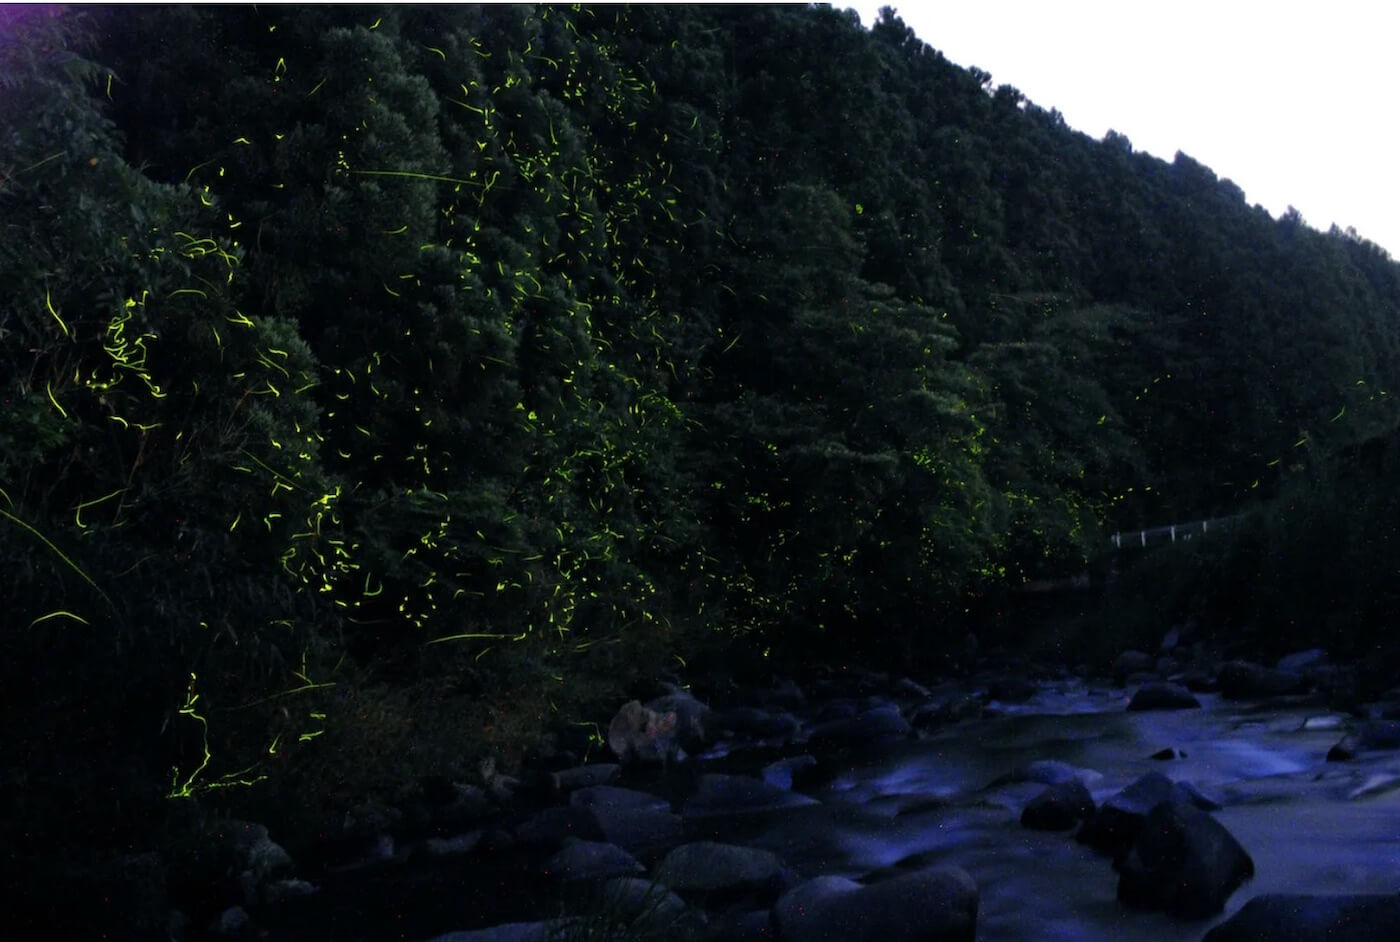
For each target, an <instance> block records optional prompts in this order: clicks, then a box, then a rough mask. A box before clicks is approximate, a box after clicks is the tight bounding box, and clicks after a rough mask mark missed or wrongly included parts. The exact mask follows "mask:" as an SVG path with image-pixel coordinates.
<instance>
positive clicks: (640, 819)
mask: <svg viewBox="0 0 1400 942" xmlns="http://www.w3.org/2000/svg"><path fill="white" fill-rule="evenodd" d="M591 810H592V812H593V816H594V817H595V818H597V819H598V826H599V827H601V828H602V829H603V837H604V838H606V839H607V840H608V841H609V842H610V843H613V844H616V845H617V846H619V847H622V848H625V849H626V850H628V851H630V852H632V853H642V852H645V851H651V850H653V849H655V848H658V847H667V846H670V845H673V844H675V843H676V842H677V841H679V840H681V838H682V835H683V833H684V825H683V823H682V822H681V816H680V815H678V814H675V813H673V812H671V811H669V810H665V811H661V810H657V809H654V808H608V807H598V808H593V809H591Z"/></svg>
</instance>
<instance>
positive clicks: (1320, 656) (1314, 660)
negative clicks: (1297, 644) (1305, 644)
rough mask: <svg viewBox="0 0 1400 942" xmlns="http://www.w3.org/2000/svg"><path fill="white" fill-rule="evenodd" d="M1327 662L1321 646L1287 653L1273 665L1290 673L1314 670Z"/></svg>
mask: <svg viewBox="0 0 1400 942" xmlns="http://www.w3.org/2000/svg"><path fill="white" fill-rule="evenodd" d="M1325 663H1327V652H1326V651H1324V650H1322V648H1309V649H1308V650H1306V651H1298V652H1296V653H1294V654H1288V655H1285V656H1284V657H1281V658H1279V659H1278V663H1277V664H1276V665H1274V666H1275V667H1277V668H1278V669H1279V670H1281V671H1285V672H1287V673H1290V674H1303V673H1306V672H1308V671H1311V670H1315V669H1317V668H1319V667H1321V666H1322V665H1323V664H1325Z"/></svg>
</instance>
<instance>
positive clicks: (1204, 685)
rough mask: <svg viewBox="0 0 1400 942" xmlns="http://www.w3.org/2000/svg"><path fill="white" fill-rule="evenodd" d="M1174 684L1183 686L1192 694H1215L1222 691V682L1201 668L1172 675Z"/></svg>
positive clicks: (1189, 669)
mask: <svg viewBox="0 0 1400 942" xmlns="http://www.w3.org/2000/svg"><path fill="white" fill-rule="evenodd" d="M1171 679H1172V682H1173V683H1178V684H1181V686H1183V687H1185V688H1186V689H1187V690H1190V691H1191V692H1192V693H1214V692H1215V691H1217V690H1219V689H1220V680H1219V679H1218V678H1217V677H1215V676H1214V675H1212V674H1210V673H1209V672H1207V671H1204V670H1201V669H1199V668H1195V667H1193V668H1188V669H1187V670H1184V671H1181V672H1180V673H1178V674H1174V675H1172V678H1171Z"/></svg>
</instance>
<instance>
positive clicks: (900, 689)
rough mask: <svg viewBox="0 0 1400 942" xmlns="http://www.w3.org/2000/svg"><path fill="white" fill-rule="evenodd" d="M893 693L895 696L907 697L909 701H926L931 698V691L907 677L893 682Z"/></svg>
mask: <svg viewBox="0 0 1400 942" xmlns="http://www.w3.org/2000/svg"><path fill="white" fill-rule="evenodd" d="M893 690H894V693H895V695H896V696H900V697H908V698H910V699H911V700H927V699H928V698H929V697H931V696H933V691H931V690H929V689H928V688H927V687H925V686H924V685H923V684H921V683H919V682H918V681H916V680H912V679H910V678H908V677H901V678H899V680H896V681H895V682H894V688H893Z"/></svg>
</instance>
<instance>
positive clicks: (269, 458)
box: [0, 5, 1400, 849]
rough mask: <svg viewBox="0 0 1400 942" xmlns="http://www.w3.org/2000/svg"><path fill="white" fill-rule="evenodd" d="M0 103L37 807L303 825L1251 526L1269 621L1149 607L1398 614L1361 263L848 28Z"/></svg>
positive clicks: (310, 59)
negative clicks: (1309, 548)
mask: <svg viewBox="0 0 1400 942" xmlns="http://www.w3.org/2000/svg"><path fill="white" fill-rule="evenodd" d="M933 39H934V40H935V41H936V37H933ZM0 112H3V118H4V124H5V128H6V130H5V132H4V137H3V144H0V171H3V176H0V221H3V231H0V289H2V290H0V340H2V341H3V344H0V363H3V367H0V386H3V393H2V395H3V406H4V408H3V412H0V488H3V490H0V560H3V566H4V568H5V571H6V573H7V575H8V582H7V590H8V592H7V604H6V606H5V612H4V615H3V616H0V618H3V619H4V635H3V639H4V640H3V644H4V646H5V651H4V653H5V661H4V663H5V664H6V668H5V671H4V683H5V689H6V690H7V691H8V692H9V693H10V696H11V701H12V702H13V703H14V704H16V706H15V707H14V708H13V709H12V710H11V711H9V713H8V715H7V716H6V717H5V721H4V722H5V724H6V726H7V735H10V734H12V735H11V738H10V739H9V740H8V741H11V742H17V743H22V745H21V747H20V748H19V750H18V755H16V756H14V757H13V758H14V759H15V762H14V763H13V764H12V768H13V769H14V770H15V771H13V772H11V773H10V776H11V780H10V781H8V782H6V783H5V784H6V787H7V789H9V790H13V791H15V792H16V793H18V792H20V791H23V792H24V793H25V794H27V795H31V796H32V795H40V796H42V797H40V798H37V799H36V798H32V797H31V798H29V799H26V800H28V801H37V802H39V803H40V806H39V807H36V808H30V809H29V810H30V811H33V812H36V813H37V812H43V811H44V810H45V808H49V807H50V805H51V806H52V807H53V808H57V807H60V806H64V807H67V806H69V805H71V804H73V803H75V800H76V798H77V796H78V795H79V794H81V795H82V797H83V799H84V801H86V803H87V807H88V808H89V810H90V811H91V812H92V813H93V814H94V815H96V816H97V817H99V818H101V819H102V820H103V821H108V820H109V819H111V820H115V819H116V817H117V816H116V814H115V813H114V812H115V807H116V803H118V802H121V801H130V800H131V799H130V796H131V795H137V794H149V793H150V783H151V781H153V780H154V779H155V778H159V779H160V781H161V782H162V785H163V787H162V791H163V792H164V793H166V794H168V795H169V796H172V797H181V796H190V795H205V796H208V795H211V794H219V795H223V794H226V793H227V794H235V793H237V794H242V793H246V792H249V791H250V789H248V788H243V787H237V788H235V787H234V786H258V787H259V788H262V789H268V788H271V787H274V786H276V787H279V788H283V789H292V788H293V786H297V787H299V788H300V789H301V790H302V791H303V792H308V793H315V794H317V795H324V797H328V798H331V799H336V800H341V799H343V800H345V801H350V800H354V799H355V798H356V797H359V796H360V795H361V794H362V793H364V792H367V791H372V790H374V789H376V788H387V787H390V786H391V783H393V782H395V781H400V780H402V779H403V777H404V776H405V775H408V776H410V777H411V776H412V775H414V774H422V773H424V772H426V771H446V772H454V771H458V770H460V768H462V767H464V763H466V762H467V761H468V759H469V758H470V757H471V755H472V754H473V753H472V751H473V750H476V751H477V752H480V751H481V750H485V749H492V750H497V751H504V752H506V753H507V754H509V753H510V751H511V750H516V749H519V748H521V746H522V743H526V742H530V741H532V740H534V739H537V738H538V734H539V732H540V731H541V730H544V729H548V728H555V730H556V732H558V730H561V729H564V728H566V727H568V725H569V724H570V723H571V722H575V721H582V720H583V719H586V718H587V716H588V715H596V708H597V705H599V704H606V703H609V702H611V700H612V699H615V697H616V696H617V695H618V694H619V693H620V692H621V691H622V690H623V688H624V687H625V686H626V684H627V683H628V682H630V681H631V680H632V679H635V678H638V677H646V676H654V675H655V673H656V672H657V671H659V670H661V669H662V668H664V667H665V666H666V665H667V664H668V663H670V662H671V659H672V658H677V657H679V658H685V657H689V656H692V655H694V654H696V653H703V652H704V651H705V650H707V649H713V648H715V647H717V646H720V647H722V646H730V645H744V646H746V647H749V648H752V649H754V650H782V651H785V652H789V653H792V652H799V653H803V654H810V653H812V652H816V651H822V652H825V653H842V652H850V651H852V650H855V649H856V648H857V647H860V648H862V649H863V653H865V654H868V655H873V654H880V653H884V654H886V655H888V654H892V653H896V652H897V653H898V654H899V655H901V656H904V655H910V654H924V655H928V656H934V655H936V654H938V653H939V652H941V651H944V650H947V649H949V648H950V647H952V646H953V642H954V640H956V643H957V644H959V645H960V644H961V642H962V638H963V633H964V632H965V631H966V630H967V628H968V627H969V625H971V624H972V622H971V621H970V618H971V616H972V615H975V614H976V613H977V611H978V607H977V604H976V600H978V599H982V600H987V599H994V598H996V597H998V596H999V595H1001V594H1004V593H1007V592H1010V591H1014V590H1015V589H1016V588H1017V587H1018V586H1020V585H1022V584H1024V583H1025V582H1026V581H1027V580H1030V579H1032V578H1035V577H1040V576H1047V575H1065V574H1069V573H1072V572H1076V571H1079V570H1081V569H1083V568H1085V566H1086V565H1087V564H1089V563H1091V562H1093V561H1094V560H1095V558H1096V557H1097V556H1098V555H1099V550H1100V548H1101V547H1102V545H1103V543H1104V537H1105V534H1106V533H1108V532H1110V531H1112V530H1113V529H1116V528H1119V527H1123V528H1127V527H1136V526H1140V525H1151V524H1154V523H1159V522H1166V521H1170V520H1187V519H1192V518H1196V517H1204V516H1210V515H1213V514H1219V513H1232V512H1235V511H1237V510H1239V509H1240V508H1242V507H1245V506H1254V507H1259V508H1265V509H1261V510H1260V511H1259V515H1260V519H1261V520H1263V521H1265V523H1266V524H1267V526H1262V527H1260V528H1257V529H1256V530H1255V531H1254V536H1253V537H1251V538H1250V539H1251V540H1252V541H1253V542H1252V543H1248V544H1243V543H1242V544H1228V546H1231V547H1235V548H1236V549H1232V550H1229V552H1230V553H1234V555H1232V556H1230V557H1229V564H1230V566H1233V567H1234V568H1232V569H1224V570H1222V569H1219V568H1217V569H1216V570H1214V571H1215V572H1217V573H1218V572H1221V571H1229V572H1232V573H1235V574H1236V575H1237V578H1239V579H1240V580H1246V581H1248V580H1254V581H1255V582H1258V581H1259V580H1261V579H1267V580H1271V581H1269V583H1268V584H1269V585H1271V586H1273V589H1272V590H1271V594H1270V593H1261V594H1260V596H1259V598H1261V599H1268V604H1259V605H1244V606H1241V605H1239V604H1238V602H1239V600H1238V598H1232V599H1230V600H1229V603H1228V606H1227V604H1226V600H1225V596H1226V595H1228V594H1229V593H1228V592H1227V591H1225V590H1223V589H1222V590H1220V591H1218V592H1215V593H1214V594H1206V595H1197V596H1193V598H1198V599H1206V600H1207V601H1206V602H1203V603H1200V604H1196V605H1195V607H1194V609H1193V611H1191V612H1190V613H1191V614H1195V615H1198V616H1201V617H1211V616H1212V615H1217V614H1221V613H1223V612H1225V609H1226V608H1227V607H1229V606H1234V607H1233V608H1231V610H1230V612H1229V617H1230V618H1232V619H1235V620H1237V621H1240V622H1248V623H1251V624H1262V623H1269V622H1270V621H1271V620H1277V619H1282V618H1285V617H1292V618H1296V617H1297V614H1298V610H1297V609H1292V610H1291V614H1290V609H1289V607H1288V606H1287V599H1288V597H1289V594H1290V593H1291V592H1296V591H1297V582H1296V580H1299V579H1303V580H1308V579H1312V578H1314V577H1317V578H1318V579H1323V580H1331V581H1329V582H1328V583H1327V584H1328V585H1329V586H1333V588H1331V589H1329V593H1330V594H1329V595H1328V596H1327V597H1328V598H1333V599H1343V598H1356V597H1357V596H1358V594H1359V595H1365V596H1367V597H1368V598H1370V599H1374V598H1376V597H1378V596H1371V595H1370V593H1373V592H1376V593H1391V594H1393V590H1392V589H1390V588H1389V587H1390V586H1391V585H1393V584H1394V583H1393V580H1392V579H1391V578H1390V577H1393V575H1394V572H1395V568H1396V562H1397V560H1400V547H1395V546H1392V545H1391V541H1390V538H1389V535H1388V532H1389V531H1388V530H1387V529H1386V528H1387V527H1388V526H1389V523H1390V521H1392V520H1393V519H1394V508H1393V506H1392V504H1391V503H1390V502H1376V503H1373V504H1371V505H1366V506H1367V510H1366V511H1365V512H1364V513H1361V512H1360V511H1356V510H1355V506H1356V505H1352V509H1353V511H1354V512H1353V514H1352V516H1350V517H1340V518H1339V517H1338V516H1337V515H1335V514H1331V513H1328V512H1325V511H1324V510H1322V509H1319V508H1322V507H1323V502H1324V501H1325V500H1326V499H1328V498H1329V497H1330V495H1331V494H1332V493H1335V489H1336V488H1340V487H1342V486H1343V484H1342V483H1340V482H1342V481H1343V479H1345V486H1346V487H1348V488H1357V487H1360V488H1363V489H1364V488H1368V487H1375V486H1376V482H1378V481H1383V480H1384V476H1385V474H1386V473H1387V470H1388V469H1389V468H1390V467H1391V466H1392V465H1393V463H1394V458H1393V451H1394V446H1393V445H1388V444H1386V440H1387V439H1389V438H1393V437H1394V435H1395V429H1396V426H1397V411H1396V408H1395V406H1394V403H1393V399H1394V396H1393V395H1391V393H1390V392H1389V391H1388V390H1389V384H1390V383H1391V382H1393V381H1394V379H1395V377H1396V376H1397V372H1400V267H1397V266H1396V264H1395V263H1393V262H1392V261H1391V260H1390V259H1389V258H1388V256H1387V255H1386V254H1385V253H1384V252H1383V251H1382V250H1380V249H1379V248H1378V247H1376V246H1374V245H1372V244H1370V243H1368V242H1366V241H1365V240H1363V239H1361V238H1359V237H1357V236H1356V235H1355V234H1354V233H1343V232H1339V231H1336V230H1334V231H1332V232H1330V233H1327V234H1322V233H1319V232H1317V231H1315V230H1313V229H1310V228H1309V227H1307V226H1306V225H1305V224H1304V223H1303V221H1302V220H1301V219H1299V218H1298V216H1297V214H1296V213H1290V214H1289V215H1287V216H1285V217H1284V218H1283V219H1280V220H1274V219H1272V218H1271V217H1270V216H1269V214H1268V213H1267V212H1266V211H1264V210H1263V209H1262V208H1260V207H1250V206H1249V205H1247V204H1246V203H1245V201H1244V198H1243V195H1242V193H1241V191H1240V189H1239V188H1238V187H1236V186H1235V185H1234V184H1232V183H1231V182H1229V181H1226V180H1219V179H1217V178H1216V177H1215V176H1214V174H1212V173H1211V171H1210V170H1208V169H1207V168H1205V167H1203V166H1201V165H1200V164H1198V163H1197V162H1195V161H1193V160H1192V159H1190V158H1189V157H1187V156H1185V155H1181V154H1178V155H1177V157H1176V159H1175V160H1174V161H1173V162H1171V163H1166V162H1163V161H1161V160H1159V159H1157V158H1154V157H1151V156H1149V155H1146V154H1139V153H1134V152H1133V150H1132V147H1131V144H1130V143H1129V142H1128V141H1127V140H1126V139H1124V138H1123V137H1122V136H1121V135H1116V134H1112V133H1111V134H1110V135H1109V136H1108V137H1107V139H1105V140H1103V141H1095V140H1091V139H1089V138H1088V137H1086V136H1084V135H1082V134H1080V133H1077V132H1075V131H1073V130H1072V129H1070V128H1068V127H1067V126H1065V124H1064V122H1063V121H1062V119H1061V118H1060V116H1059V115H1058V113H1056V112H1055V111H1053V110H1045V109H1043V108H1041V107H1039V106H1037V105H1036V104H1034V103H1031V102H1028V101H1026V100H1025V99H1024V98H1023V97H1022V96H1021V95H1020V94H1019V93H1017V92H1016V91H1015V90H1014V89H1011V88H1009V87H1005V86H1003V87H1000V88H996V87H994V86H993V83H992V79H991V76H988V75H986V74H984V73H979V72H977V71H975V70H973V71H967V70H963V69H960V68H957V67H955V66H953V65H951V64H950V63H949V62H947V61H946V60H945V59H944V58H943V57H942V56H941V55H939V54H938V53H937V52H935V51H934V50H932V49H930V48H929V47H928V46H926V45H925V44H924V43H923V42H922V41H921V40H920V39H918V38H917V37H915V36H914V35H913V34H912V32H910V31H909V30H908V29H907V28H906V27H905V26H904V25H903V24H902V23H901V22H900V21H899V20H898V19H897V18H896V17H894V16H893V15H892V14H887V15H886V16H885V17H884V18H883V19H882V20H881V21H880V22H879V23H878V24H877V25H876V26H875V27H874V29H873V30H871V31H868V32H867V31H864V30H862V29H861V28H860V26H859V24H858V22H857V21H856V19H855V17H854V14H851V13H842V12H837V11H834V10H831V9H829V8H816V7H813V8H808V7H803V6H786V7H719V6H710V7H700V6H670V7H639V8H629V7H621V6H612V7H563V6H539V7H535V6H521V5H514V6H464V7H422V8H410V7H386V8H374V7H353V8H352V7H307V8H296V7H240V8H213V7H145V8H139V9H132V8H127V9H123V10H122V11H121V12H120V13H119V14H117V13H114V12H111V11H106V10H101V9H92V10H88V11H85V12H82V13H75V12H67V13H60V14H59V15H47V14H43V13H36V14H34V15H31V16H29V17H27V18H23V17H21V18H19V21H18V22H17V23H16V24H14V27H13V28H12V29H11V31H10V32H9V33H8V34H7V35H6V37H5V38H4V45H3V47H0ZM1365 443H1371V444H1370V445H1367V444H1365ZM1368 448H1369V449H1370V451H1369V452H1367V453H1368V454H1370V453H1372V452H1374V453H1376V454H1381V455H1383V456H1385V457H1384V458H1377V459H1375V460H1372V461H1369V463H1368V462H1361V461H1359V460H1358V459H1356V456H1357V455H1358V454H1360V453H1361V452H1362V451H1365V450H1366V449H1368ZM1346 461H1349V462H1351V464H1350V465H1347V464H1345V463H1344V462H1346ZM1337 469H1343V470H1337ZM1280 495H1282V497H1280ZM1376 500H1377V501H1379V498H1377V499H1376ZM1270 501H1275V502H1274V503H1269V502H1270ZM1284 507H1286V508H1287V509H1288V512H1287V514H1284V513H1283V512H1282V511H1281V510H1280V511H1279V512H1278V513H1275V512H1273V511H1272V510H1269V509H1268V508H1275V509H1278V508H1284ZM1358 514H1360V516H1359V517H1358ZM1281 520H1288V521H1293V522H1292V523H1290V524H1288V525H1287V526H1284V525H1282V524H1280V523H1279V522H1278V521H1281ZM1349 520H1350V521H1351V523H1348V522H1347V521H1349ZM1352 524H1355V525H1356V526H1357V528H1356V529H1348V527H1349V526H1352ZM1271 528H1272V529H1271ZM1317 534H1323V535H1325V538H1326V539H1328V540H1332V541H1333V542H1331V543H1327V544H1326V546H1327V555H1326V556H1316V557H1314V556H1312V555H1311V554H1309V555H1307V558H1308V559H1309V560H1311V562H1307V563H1304V562H1302V561H1301V560H1302V558H1303V557H1299V556H1296V555H1290V552H1291V551H1290V549H1289V547H1290V546H1292V545H1294V544H1295V543H1297V544H1301V543H1302V542H1303V541H1307V540H1310V539H1313V538H1314V536H1315V535H1317ZM1317 538H1318V539H1322V538H1323V537H1322V536H1317ZM1220 546H1221V547H1222V548H1221V550H1220V552H1227V551H1226V550H1225V549H1224V547H1225V546H1227V544H1220ZM1240 547H1243V548H1240ZM1249 554H1253V555H1249ZM1339 561H1345V562H1346V564H1347V566H1348V569H1347V571H1346V572H1345V573H1342V572H1340V571H1336V570H1334V569H1333V568H1331V567H1334V566H1335V565H1336V564H1337V563H1338V562H1339ZM1186 568H1188V569H1189V564H1188V565H1187V567H1186ZM1181 569H1182V566H1177V567H1176V569H1175V570H1174V571H1175V572H1180V571H1181ZM1320 570H1325V571H1326V573H1325V574H1323V573H1322V572H1320ZM1334 573H1335V574H1334ZM1384 597H1385V598H1389V595H1385V596H1384ZM1338 604H1340V603H1338ZM1187 607H1188V608H1189V607H1190V606H1187ZM1343 608H1344V611H1345V612H1346V613H1348V614H1349V615H1350V616H1354V617H1351V620H1349V621H1345V623H1341V622H1339V623H1338V625H1337V627H1336V629H1335V630H1336V631H1337V632H1340V633H1342V634H1346V633H1347V632H1352V633H1356V632H1358V631H1359V630H1360V629H1361V628H1363V627H1364V626H1365V624H1366V620H1367V619H1372V620H1374V619H1375V618H1376V617H1379V616H1382V615H1383V614H1384V608H1383V607H1378V605H1377V604H1376V602H1375V601H1367V602H1365V604H1357V605H1354V606H1351V607H1345V606H1343ZM1183 610H1184V609H1182V608H1181V607H1177V608H1171V607H1165V608H1163V609H1162V611H1172V612H1176V613H1178V614H1180V613H1181V612H1182V611H1183ZM590 710H591V711H593V713H592V714H589V711H590ZM75 718H80V719H76V720H75ZM99 742H100V743H106V744H112V743H116V744H118V745H116V746H111V745H109V746H108V747H107V751H108V753H109V754H112V755H115V756H116V757H117V759H116V761H113V762H110V763H105V762H99V761H95V760H94V761H91V762H89V761H87V758H89V757H88V755H87V750H90V749H92V748H93V747H94V744H96V743H99ZM56 743H57V744H59V745H57V746H55V744H56ZM75 761H79V762H81V763H82V764H83V767H84V768H86V769H87V773H86V777H84V776H82V775H77V776H75V775H71V774H68V767H69V766H70V765H71V764H72V763H74V762H75ZM172 768H173V772H172ZM327 770H330V771H327ZM117 775H123V776H128V777H130V778H131V781H130V782H129V787H124V788H123V787H108V786H110V784H111V779H112V777H113V776H117ZM99 782H101V783H104V784H103V785H102V786H101V787H99V786H98V784H97V783H99ZM60 783H61V784H60ZM36 786H43V787H36ZM257 790H258V789H257V788H253V789H251V791H252V792H254V793H256V792H257ZM331 791H334V792H335V793H334V794H333V795H331V794H328V793H329V792H331ZM99 796H105V797H99ZM231 800H233V799H231ZM16 801H18V799H16ZM104 802H107V803H106V804H104ZM45 803H48V804H45ZM14 805H15V803H13V802H12V807H13V806H14ZM104 826H105V825H104ZM98 831H100V828H92V829H89V833H87V834H86V835H85V836H86V837H88V838H91V837H92V836H93V835H94V834H95V833H98ZM3 837H4V839H5V840H7V841H11V842H15V843H17V844H18V845H21V846H23V847H28V846H29V845H28V844H27V843H26V842H32V841H34V840H36V838H35V837H34V836H33V835H32V834H25V833H23V832H22V831H21V832H16V833H7V834H5V835H3ZM111 839H112V840H117V839H118V836H117V835H115V834H114V835H112V836H111ZM30 849H32V848H30Z"/></svg>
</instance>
